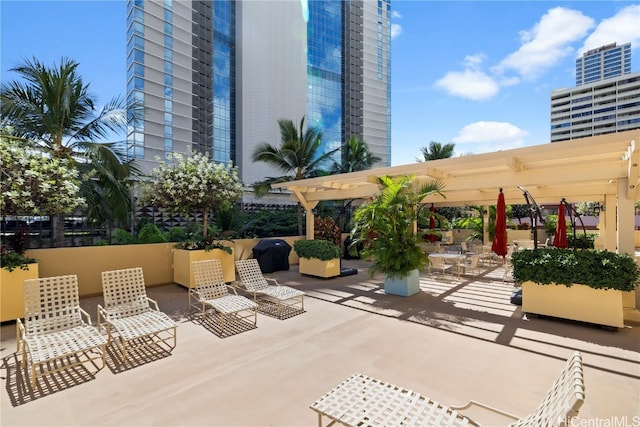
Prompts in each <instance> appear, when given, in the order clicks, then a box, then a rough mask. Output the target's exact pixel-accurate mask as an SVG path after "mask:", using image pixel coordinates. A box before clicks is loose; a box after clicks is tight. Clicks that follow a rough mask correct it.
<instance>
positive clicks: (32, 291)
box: [16, 275, 107, 388]
mask: <svg viewBox="0 0 640 427" xmlns="http://www.w3.org/2000/svg"><path fill="white" fill-rule="evenodd" d="M83 316H84V319H83ZM16 328H17V337H18V338H17V347H18V349H17V350H18V352H21V353H22V364H23V365H24V366H26V365H27V364H28V365H29V367H30V368H31V369H30V376H31V386H32V387H33V388H35V386H36V380H37V377H39V376H43V375H45V374H46V373H49V372H57V371H61V370H63V369H67V368H70V367H72V366H76V365H80V364H83V363H84V362H87V361H89V362H91V363H93V365H94V366H95V367H96V368H97V369H98V370H100V369H102V368H103V367H104V363H105V348H106V344H107V340H106V339H105V338H104V337H103V336H102V335H101V334H100V332H98V330H97V329H96V328H94V327H93V326H91V317H90V316H89V314H88V313H87V312H86V311H84V310H83V309H82V308H80V302H79V297H78V277H77V276H76V275H67V276H56V277H43V278H39V279H31V280H25V281H24V322H23V321H22V320H20V319H18V320H17V322H16ZM97 359H101V360H102V364H101V366H99V367H98V366H97V365H96V364H95V362H94V360H97Z"/></svg>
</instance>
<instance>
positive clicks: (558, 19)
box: [493, 7, 594, 80]
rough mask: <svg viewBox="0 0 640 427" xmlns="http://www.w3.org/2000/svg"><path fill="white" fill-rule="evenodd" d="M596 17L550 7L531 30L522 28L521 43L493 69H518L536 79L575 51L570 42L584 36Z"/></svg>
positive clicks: (520, 72) (498, 70)
mask: <svg viewBox="0 0 640 427" xmlns="http://www.w3.org/2000/svg"><path fill="white" fill-rule="evenodd" d="M593 26H594V21H593V19H591V18H590V17H588V16H585V15H583V14H582V12H580V11H577V10H572V9H567V8H564V7H555V8H553V9H550V10H548V11H547V13H546V14H544V15H543V16H542V18H540V21H538V22H537V23H536V24H535V25H534V27H533V28H532V29H531V30H529V31H521V32H520V40H521V42H522V46H521V47H520V48H519V49H518V50H517V51H515V52H513V53H511V54H509V55H508V56H507V57H506V58H504V59H503V60H502V61H501V62H500V63H499V64H498V65H497V66H496V67H494V69H493V71H494V72H496V73H498V74H502V73H504V72H505V71H508V70H514V71H516V72H517V73H518V74H519V75H520V76H521V77H522V78H523V79H526V80H535V79H536V78H538V77H539V76H540V75H542V74H543V73H545V72H546V71H548V70H549V69H550V68H551V67H553V66H554V65H556V64H557V63H558V62H559V61H560V60H561V59H562V58H564V57H566V56H567V55H570V54H571V53H572V52H573V48H572V47H571V43H573V42H575V41H577V40H580V39H582V38H583V37H584V36H585V35H586V34H587V32H588V31H589V30H590V29H591V28H593Z"/></svg>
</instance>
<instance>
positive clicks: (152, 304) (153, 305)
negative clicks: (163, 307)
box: [147, 297, 160, 311]
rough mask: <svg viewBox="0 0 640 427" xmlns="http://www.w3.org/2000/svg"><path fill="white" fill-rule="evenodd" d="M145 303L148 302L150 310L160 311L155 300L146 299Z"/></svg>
mask: <svg viewBox="0 0 640 427" xmlns="http://www.w3.org/2000/svg"><path fill="white" fill-rule="evenodd" d="M147 301H149V305H150V306H151V308H153V309H154V310H156V311H160V309H159V308H158V303H157V302H156V300H154V299H151V298H149V297H147Z"/></svg>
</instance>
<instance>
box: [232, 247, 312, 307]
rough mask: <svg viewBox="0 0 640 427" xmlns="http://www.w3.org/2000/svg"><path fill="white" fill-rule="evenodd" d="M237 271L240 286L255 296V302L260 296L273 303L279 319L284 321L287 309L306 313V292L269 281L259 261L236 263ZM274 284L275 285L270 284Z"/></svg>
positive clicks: (251, 259)
mask: <svg viewBox="0 0 640 427" xmlns="http://www.w3.org/2000/svg"><path fill="white" fill-rule="evenodd" d="M236 269H237V270H238V276H239V277H240V280H239V282H238V284H239V285H240V286H242V287H244V288H245V289H246V290H247V292H249V293H251V294H253V299H254V301H256V302H257V300H258V296H260V297H261V298H263V299H265V300H267V301H270V302H273V303H275V304H276V306H277V317H278V318H280V319H282V315H283V313H284V308H285V307H294V308H295V307H298V306H299V307H300V310H301V311H304V292H302V291H300V290H298V289H294V288H292V287H290V286H284V285H281V284H279V283H278V282H277V281H276V280H275V279H267V278H266V277H264V276H263V275H262V270H260V265H259V264H258V260H257V259H255V258H250V259H245V260H238V261H236ZM269 282H272V283H273V285H271V284H269Z"/></svg>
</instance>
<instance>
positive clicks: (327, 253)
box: [293, 240, 342, 278]
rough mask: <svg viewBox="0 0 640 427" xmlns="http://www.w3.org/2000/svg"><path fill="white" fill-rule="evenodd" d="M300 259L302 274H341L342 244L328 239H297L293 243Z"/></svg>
mask: <svg viewBox="0 0 640 427" xmlns="http://www.w3.org/2000/svg"><path fill="white" fill-rule="evenodd" d="M293 250H294V251H295V252H296V254H297V255H298V257H299V258H300V261H299V265H298V268H299V271H300V274H307V275H310V276H316V277H323V278H329V277H336V276H339V275H340V256H341V255H342V251H341V250H340V246H338V245H336V244H335V243H332V242H329V241H327V240H296V241H295V242H294V243H293Z"/></svg>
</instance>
